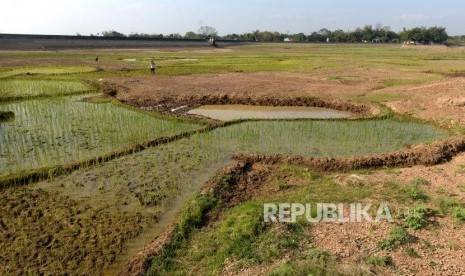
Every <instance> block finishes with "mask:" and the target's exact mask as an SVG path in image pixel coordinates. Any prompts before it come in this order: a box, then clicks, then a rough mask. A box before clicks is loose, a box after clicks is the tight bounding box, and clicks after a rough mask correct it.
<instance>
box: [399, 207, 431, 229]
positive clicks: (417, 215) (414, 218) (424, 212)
mask: <svg viewBox="0 0 465 276" xmlns="http://www.w3.org/2000/svg"><path fill="white" fill-rule="evenodd" d="M435 213H436V212H435V211H434V210H432V209H430V208H427V207H425V206H424V205H417V206H414V207H412V208H410V209H409V210H408V212H407V214H403V215H402V216H401V217H402V219H403V221H404V222H405V224H406V225H407V226H408V227H409V228H412V229H413V230H420V229H423V228H425V227H426V226H428V225H429V224H430V223H431V222H430V220H429V218H430V217H432V216H434V215H435Z"/></svg>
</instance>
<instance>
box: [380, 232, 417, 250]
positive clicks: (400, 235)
mask: <svg viewBox="0 0 465 276" xmlns="http://www.w3.org/2000/svg"><path fill="white" fill-rule="evenodd" d="M409 236H410V235H409V233H408V232H407V230H405V229H404V228H403V227H401V226H393V227H391V229H389V237H388V238H387V239H385V240H382V241H380V242H379V243H378V247H379V248H380V249H387V250H393V249H396V248H397V247H398V246H400V245H402V244H403V243H404V242H405V241H406V240H407V239H408V237H409Z"/></svg>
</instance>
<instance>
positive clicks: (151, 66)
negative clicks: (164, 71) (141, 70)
mask: <svg viewBox="0 0 465 276" xmlns="http://www.w3.org/2000/svg"><path fill="white" fill-rule="evenodd" d="M150 73H151V74H155V62H153V59H152V60H151V61H150Z"/></svg>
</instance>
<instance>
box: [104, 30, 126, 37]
mask: <svg viewBox="0 0 465 276" xmlns="http://www.w3.org/2000/svg"><path fill="white" fill-rule="evenodd" d="M102 35H103V36H105V37H126V35H125V34H123V33H120V32H117V31H115V30H110V31H103V32H102Z"/></svg>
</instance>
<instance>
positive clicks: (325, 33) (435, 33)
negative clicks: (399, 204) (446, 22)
mask: <svg viewBox="0 0 465 276" xmlns="http://www.w3.org/2000/svg"><path fill="white" fill-rule="evenodd" d="M102 36H104V37H130V38H171V39H208V38H215V39H221V40H237V41H257V42H283V41H289V42H302V43H305V42H307V43H319V42H331V43H363V42H365V43H400V42H403V41H414V42H416V43H421V44H431V43H435V44H444V43H446V42H447V39H448V38H449V36H448V34H447V32H446V28H444V27H439V26H434V27H428V28H426V27H415V28H412V29H405V28H404V29H403V30H402V31H400V32H394V31H392V30H391V28H390V27H389V26H383V25H381V24H378V25H376V26H375V27H373V26H371V25H366V26H364V27H363V28H356V29H355V30H353V31H343V30H341V29H338V30H333V31H331V30H329V29H326V28H323V29H320V30H319V31H315V32H312V33H311V34H304V33H295V34H289V33H280V32H270V31H259V30H256V31H253V32H249V33H243V34H234V33H233V34H227V35H224V36H219V35H218V32H217V31H216V29H215V28H213V27H209V26H202V27H200V28H199V30H198V31H197V32H193V31H190V32H187V33H185V34H184V35H181V34H178V33H175V34H169V35H163V34H146V33H131V34H129V35H125V34H123V33H120V32H117V31H114V30H111V31H103V32H102Z"/></svg>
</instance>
